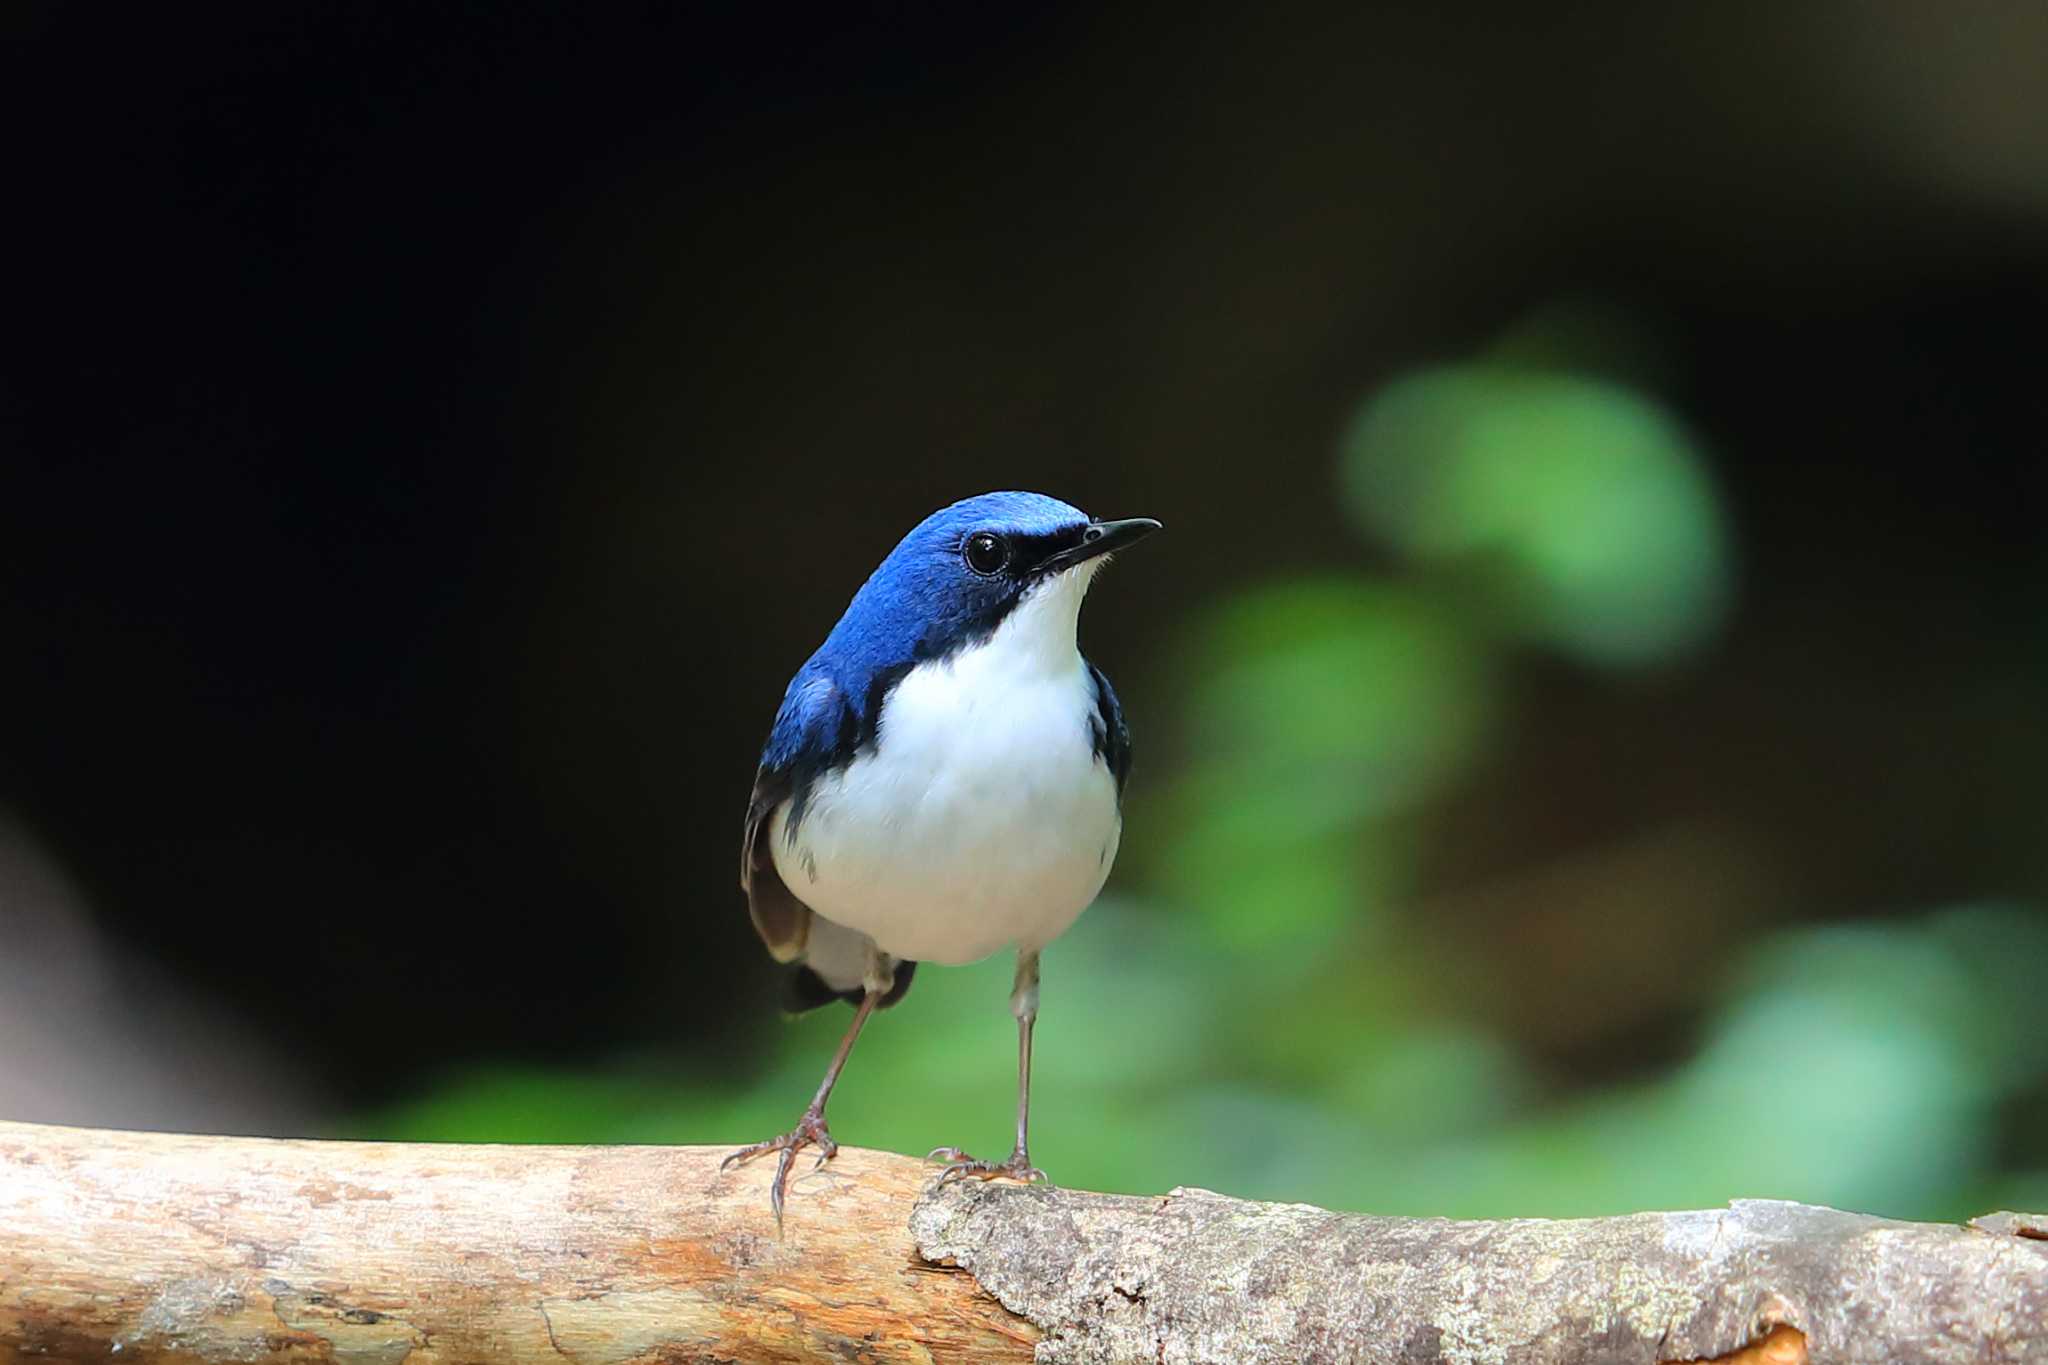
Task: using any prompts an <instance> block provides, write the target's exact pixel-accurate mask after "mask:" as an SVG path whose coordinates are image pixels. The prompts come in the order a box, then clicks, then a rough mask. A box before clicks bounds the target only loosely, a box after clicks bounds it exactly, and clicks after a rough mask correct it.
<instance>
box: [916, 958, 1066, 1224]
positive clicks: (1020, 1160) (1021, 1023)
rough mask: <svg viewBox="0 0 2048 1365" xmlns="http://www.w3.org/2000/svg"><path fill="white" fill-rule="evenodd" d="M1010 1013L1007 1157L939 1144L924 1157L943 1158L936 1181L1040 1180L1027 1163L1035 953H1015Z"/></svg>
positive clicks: (1035, 1015)
mask: <svg viewBox="0 0 2048 1365" xmlns="http://www.w3.org/2000/svg"><path fill="white" fill-rule="evenodd" d="M1010 1013H1012V1014H1014V1015H1016V1016H1017V1145H1016V1146H1015V1147H1013V1148H1011V1149H1010V1159H1009V1160H1008V1161H977V1160H975V1159H974V1158H973V1157H971V1156H969V1155H967V1153H965V1152H963V1151H961V1150H960V1149H959V1148H958V1147H941V1148H939V1149H938V1150H937V1151H935V1152H933V1153H932V1154H931V1155H930V1156H929V1157H927V1158H926V1160H928V1161H943V1162H945V1163H946V1169H945V1171H944V1172H942V1173H941V1174H940V1176H939V1183H940V1184H941V1185H943V1184H945V1183H946V1182H947V1181H949V1180H957V1179H959V1178H960V1177H962V1176H968V1175H973V1176H980V1177H981V1178H982V1179H984V1180H987V1179H991V1178H993V1177H995V1176H999V1175H1006V1176H1009V1177H1010V1178H1011V1179H1013V1180H1027V1181H1029V1180H1044V1179H1045V1172H1044V1171H1041V1170H1039V1169H1038V1168H1037V1167H1036V1166H1034V1165H1032V1164H1031V1026H1032V1025H1033V1024H1035V1023H1037V1022H1038V954H1037V953H1019V954H1017V979H1016V981H1015V983H1014V984H1013V985H1012V986H1011V987H1010Z"/></svg>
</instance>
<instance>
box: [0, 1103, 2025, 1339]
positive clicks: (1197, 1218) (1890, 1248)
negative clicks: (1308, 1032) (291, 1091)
mask: <svg viewBox="0 0 2048 1365" xmlns="http://www.w3.org/2000/svg"><path fill="white" fill-rule="evenodd" d="M720 1155H722V1150H721V1149H709V1148H687V1147H685V1148H650V1147H641V1148H624V1147H621V1148H590V1147H481V1146H477V1147H455V1146H433V1145H398V1144H381V1143H320V1142H285V1141H274V1140H265V1139H251V1138H212V1137H191V1136H181V1135H168V1134H140V1133H114V1132H98V1131H89V1130H81V1129H64V1128H41V1127H33V1126H29V1125H22V1124H0V1360H4V1361H14V1360H30V1359H34V1360H102V1359H109V1358H113V1359H118V1360H123V1361H126V1360H139V1361H160V1360H161V1361H215V1360H235V1361H328V1360H331V1361H344V1362H376V1363H388V1365H397V1362H400V1361H406V1362H410V1365H435V1363H436V1362H443V1361H481V1360H493V1361H510V1362H521V1361H550V1362H559V1361H562V1360H570V1361H578V1362H582V1361H592V1362H596V1361H604V1362H623V1361H693V1360H707V1361H708V1360H743V1361H787V1360H809V1359H844V1360H861V1361H876V1362H882V1361H934V1360H936V1361H946V1360H991V1361H1023V1360H1029V1359H1032V1358H1033V1353H1034V1348H1035V1350H1036V1354H1037V1358H1038V1359H1040V1360H1043V1361H1126V1360H1129V1361H1145V1362H1162V1361H1227V1362H1253V1361H1283V1360H1284V1361H1306V1360H1330V1361H1337V1360H1345V1361H1354V1360H1355V1361H1374V1360H1385V1361H1403V1362H1417V1361H1426V1360H1437V1359H1445V1360H1461V1361H1486V1362H1494V1361H1498V1362H1511V1361H1524V1360H1532V1361H1544V1360H1628V1361H1646V1362H1648V1361H1657V1360H1685V1359H1692V1360H1697V1359H1708V1358H1715V1357H1728V1356H1730V1355H1731V1353H1734V1352H1737V1351H1743V1352H1745V1353H1746V1354H1745V1355H1743V1356H1742V1357H1741V1358H1742V1359H1744V1360H1746V1361H1748V1362H1751V1363H1752V1365H1764V1362H1770V1365H1794V1362H1797V1361H1800V1360H1804V1359H1805V1358H1806V1355H1807V1351H1808V1349H1809V1348H1810V1349H1811V1351H1812V1355H1813V1358H1814V1359H1816V1360H1849V1361H1858V1360H1899V1361H1910V1360H1961V1359H1970V1360H2026V1359H2031V1360H2048V1218H2031V1217H2028V1216H2024V1215H1997V1216H1994V1217H1992V1218H1987V1219H1981V1220H1978V1222H1977V1223H1976V1224H1974V1225H1972V1226H1970V1227H1948V1226H1934V1225H1925V1224H1910V1223H1897V1222H1888V1221H1885V1220H1881V1219H1875V1218H1866V1217H1861V1216H1858V1215H1853V1214H1844V1213H1836V1212H1833V1211H1831V1210H1827V1209H1816V1208H1808V1207H1805V1206H1801V1205H1793V1204H1777V1203H1761V1202H1744V1203H1739V1204H1737V1205H1735V1206H1734V1207H1733V1208H1731V1209H1728V1210H1718V1211H1711V1212H1703V1213H1673V1214H1637V1215H1633V1216H1630V1217H1626V1218H1606V1219H1589V1220H1582V1221H1566V1222H1543V1221H1534V1220H1517V1221H1511V1222H1463V1223H1459V1222H1447V1221H1444V1220H1440V1219H1397V1218H1373V1217H1365V1216H1361V1215H1352V1214H1337V1213H1329V1212H1325V1211H1323V1210H1320V1209H1314V1208H1308V1207H1304V1206H1301V1205H1275V1204H1254V1203H1247V1202H1244V1201H1240V1200H1233V1199H1226V1198H1224V1197H1222V1196H1220V1195H1214V1194H1209V1193H1206V1192H1204V1191H1199V1190H1177V1191H1175V1192H1174V1193H1172V1194H1170V1195H1166V1196H1164V1197H1156V1198H1132V1197H1127V1196H1116V1195H1098V1194H1086V1193H1079V1192H1074V1191H1064V1190H1052V1189H1047V1188H1044V1187H1037V1188H1028V1189H1027V1188H1019V1187H1015V1186H1008V1185H980V1184H967V1185H955V1186H952V1187H949V1188H948V1189H946V1190H944V1191H940V1192H934V1191H932V1190H931V1189H930V1188H929V1176H930V1171H929V1169H928V1168H926V1167H924V1166H922V1165H921V1164H920V1163H918V1162H916V1161H913V1160H910V1159H908V1158H904V1157H896V1156H889V1155H885V1154H881V1153H873V1152H862V1151H856V1150H853V1149H850V1148H848V1149H842V1151H841V1152H840V1155H839V1157H838V1158H837V1159H836V1160H835V1161H834V1162H833V1163H832V1164H831V1165H830V1166H828V1167H827V1168H826V1169H825V1170H824V1171H823V1172H820V1173H817V1174H815V1175H807V1176H805V1177H803V1178H801V1179H799V1180H798V1181H797V1182H796V1183H795V1184H794V1186H793V1187H792V1190H791V1195H790V1201H789V1218H788V1225H787V1228H786V1229H785V1231H784V1233H783V1235H782V1236H780V1237H778V1236H777V1234H776V1228H775V1224H774V1221H773V1219H772V1217H771V1216H770V1214H769V1212H768V1207H767V1188H766V1181H767V1171H766V1170H765V1169H764V1168H763V1167H761V1166H758V1165H757V1166H754V1167H750V1168H745V1169H742V1170H739V1171H736V1172H732V1173H728V1174H720V1173H719V1172H718V1170H717V1161H718V1158H719V1156H720ZM948 1266H955V1267H959V1268H958V1269H948V1268H946V1267H948ZM967 1272H971V1274H970V1273H967ZM984 1291H986V1292H984ZM991 1294H992V1295H994V1297H993V1298H992V1297H990V1295H991ZM998 1299H999V1300H1001V1302H1000V1303H998V1302H997V1300H998ZM1006 1305H1007V1306H1006Z"/></svg>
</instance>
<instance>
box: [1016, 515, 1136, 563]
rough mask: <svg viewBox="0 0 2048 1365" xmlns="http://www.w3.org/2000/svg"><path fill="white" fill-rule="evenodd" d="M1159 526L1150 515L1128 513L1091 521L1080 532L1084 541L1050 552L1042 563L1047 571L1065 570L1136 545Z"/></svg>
mask: <svg viewBox="0 0 2048 1365" xmlns="http://www.w3.org/2000/svg"><path fill="white" fill-rule="evenodd" d="M1158 529H1159V523H1158V522H1156V521H1154V520H1152V518H1150V517H1128V518H1126V519H1125V520H1123V521H1091V522H1089V523H1088V529H1087V530H1085V531H1083V532H1082V533H1081V543H1080V544H1079V545H1075V546H1071V547H1070V548H1068V549H1065V550H1061V551H1060V552H1059V553H1058V554H1055V555H1049V556H1047V558H1046V560H1045V562H1044V563H1043V564H1041V565H1040V566H1039V567H1040V568H1041V569H1042V570H1043V571H1044V572H1046V573H1062V572H1064V571H1066V570H1068V569H1071V568H1073V567H1074V566H1075V565H1076V564H1085V563H1087V562H1088V561H1089V560H1091V559H1096V558H1099V557H1100V556H1102V555H1106V554H1108V553H1109V552H1110V551H1112V550H1121V549H1123V548H1124V547H1125V546H1127V545H1135V544H1136V543H1137V542H1138V541H1140V540H1143V539H1144V538H1145V537H1146V536H1149V535H1151V534H1152V533H1153V532H1154V531H1156V530H1158Z"/></svg>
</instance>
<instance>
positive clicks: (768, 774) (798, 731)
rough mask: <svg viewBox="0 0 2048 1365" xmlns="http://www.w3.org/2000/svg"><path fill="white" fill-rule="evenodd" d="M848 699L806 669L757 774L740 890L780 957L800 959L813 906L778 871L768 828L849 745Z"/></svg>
mask: <svg viewBox="0 0 2048 1365" xmlns="http://www.w3.org/2000/svg"><path fill="white" fill-rule="evenodd" d="M857 726H858V722H857V721H856V720H855V718H854V717H853V715H852V714H851V712H850V709H849V708H848V706H847V704H846V698H845V697H844V695H843V694H842V693H841V692H840V690H839V689H838V688H837V687H836V686H834V685H833V684H832V683H831V681H830V680H828V679H825V678H819V677H812V678H805V677H804V676H803V675H801V674H799V675H798V677H797V679H796V680H795V681H794V682H792V683H791V684H790V686H789V691H788V692H787V693H785V694H784V696H783V698H782V709H781V710H779V711H777V712H776V713H775V728H774V729H773V730H771V731H769V734H768V744H767V747H766V748H764V749H763V750H762V752H761V766H760V768H759V769H758V770H757V771H756V772H755V773H754V792H753V795H752V796H751V797H749V798H748V800H747V823H746V827H745V829H744V830H743V832H742V834H741V838H740V889H741V890H742V891H745V892H746V893H747V913H748V914H749V915H750V916H751V917H752V918H753V921H754V932H756V933H758V934H759V935H760V936H761V942H762V943H764V944H766V945H767V948H768V953H769V955H770V956H771V957H773V958H774V959H775V960H776V961H777V962H795V961H797V960H799V959H801V958H802V957H803V955H804V948H805V945H806V944H807V943H808V942H809V941H810V936H811V908H810V907H809V906H808V905H805V904H804V903H803V902H802V901H800V900H798V899H797V898H796V894H795V893H794V892H792V891H791V890H790V889H789V887H788V886H787V885H785V884H784V882H783V880H782V874H781V873H779V872H777V871H776V870H775V858H774V856H773V853H772V851H771V850H770V849H769V847H768V829H769V827H770V825H772V824H773V823H774V815H775V811H776V809H777V808H778V807H779V806H781V805H782V804H783V803H784V802H785V801H788V800H790V799H792V798H798V799H800V798H801V792H800V789H801V788H802V787H803V785H804V784H805V783H806V782H807V781H808V780H809V778H810V776H811V775H812V774H813V773H815V772H816V771H818V770H819V769H820V768H821V767H824V766H826V765H827V764H828V763H829V762H830V761H831V759H832V758H833V757H834V756H836V755H838V754H839V753H840V752H841V750H842V749H843V748H844V747H845V745H846V743H847V741H848V739H849V738H850V737H851V735H852V734H853V732H854V730H855V729H856V728H857Z"/></svg>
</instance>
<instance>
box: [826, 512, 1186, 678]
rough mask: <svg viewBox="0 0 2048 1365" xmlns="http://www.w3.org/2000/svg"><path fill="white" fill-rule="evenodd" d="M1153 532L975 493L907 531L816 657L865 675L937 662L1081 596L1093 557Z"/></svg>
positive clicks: (1146, 524)
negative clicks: (1016, 618) (1034, 602)
mask: <svg viewBox="0 0 2048 1365" xmlns="http://www.w3.org/2000/svg"><path fill="white" fill-rule="evenodd" d="M1158 529H1159V523H1158V522H1156V521H1153V520H1151V519H1150V518H1147V517H1137V518H1133V519H1131V520H1128V521H1097V520H1094V519H1091V518H1090V517H1089V516H1088V515H1087V514H1086V513H1084V512H1082V511H1081V510H1080V509H1079V508H1077V507H1071V506H1069V505H1067V504H1066V503H1064V502H1061V501H1060V500H1059V499H1057V498H1049V497H1046V496H1045V495H1044V494H1042V493H984V494H982V495H981V496H980V497H975V498H967V499H964V500H963V501H960V502H956V503H954V504H953V505H952V506H950V507H942V508H940V509H939V510H938V511H936V512H934V513H932V514H931V515H930V516H928V517H926V518H925V519H924V520H923V521H921V522H919V523H918V524H917V525H916V526H915V527H914V528H912V530H911V532H910V534H909V535H906V536H905V537H903V539H902V541H900V542H899V543H898V544H897V546H896V548H895V549H894V550H892V551H890V552H889V557H888V558H887V559H884V560H883V561H882V563H881V567H879V568H877V569H876V570H875V572H874V574H873V575H872V576H870V577H869V579H868V581H867V583H866V584H865V585H863V586H862V588H861V590H860V591H859V592H858V593H856V594H855V595H854V598H853V601H852V603H851V604H850V605H849V606H848V607H847V609H846V615H845V616H843V617H841V618H840V621H839V624H838V625H837V626H836V627H834V629H833V631H832V634H831V636H830V637H829V638H828V639H827V640H826V641H825V644H824V647H823V648H821V649H820V650H819V651H818V656H817V657H818V659H819V660H824V659H826V658H828V657H832V658H836V659H837V660H839V661H840V662H843V663H856V664H858V665H862V666H865V668H866V669H868V670H875V669H883V668H890V667H900V666H904V665H908V664H911V663H914V662H918V661H921V660H925V659H932V658H943V657H945V656H946V655H948V654H950V653H952V652H953V651H955V650H958V649H961V648H964V647H965V646H967V645H970V644H974V643H977V642H979V641H981V640H985V639H987V638H988V637H989V636H990V635H991V634H993V633H994V631H995V630H996V628H997V627H998V626H1000V625H1001V624H1002V623H1003V621H1004V620H1005V619H1007V618H1008V617H1009V616H1010V614H1011V613H1012V612H1013V611H1015V610H1016V609H1017V608H1018V606H1019V605H1020V604H1022V603H1024V602H1026V601H1028V600H1031V599H1034V598H1036V597H1037V596H1038V595H1039V594H1041V593H1044V592H1047V591H1049V590H1052V589H1055V588H1061V587H1063V588H1067V589H1069V590H1071V591H1075V592H1076V594H1077V596H1076V599H1075V602H1076V607H1077V608H1078V592H1079V591H1080V590H1084V589H1085V588H1086V586H1087V581H1088V579H1089V578H1090V577H1091V576H1092V575H1093V573H1094V570H1095V569H1097V568H1099V567H1101V561H1102V557H1103V556H1104V555H1107V554H1109V553H1110V552H1111V551H1113V550H1117V549H1121V548H1122V547H1124V546H1126V545H1129V544H1131V543H1132V542H1133V541H1136V540H1137V539H1139V538H1140V537H1141V536H1144V535H1147V534H1149V533H1150V532H1153V531H1156V530H1158Z"/></svg>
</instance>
